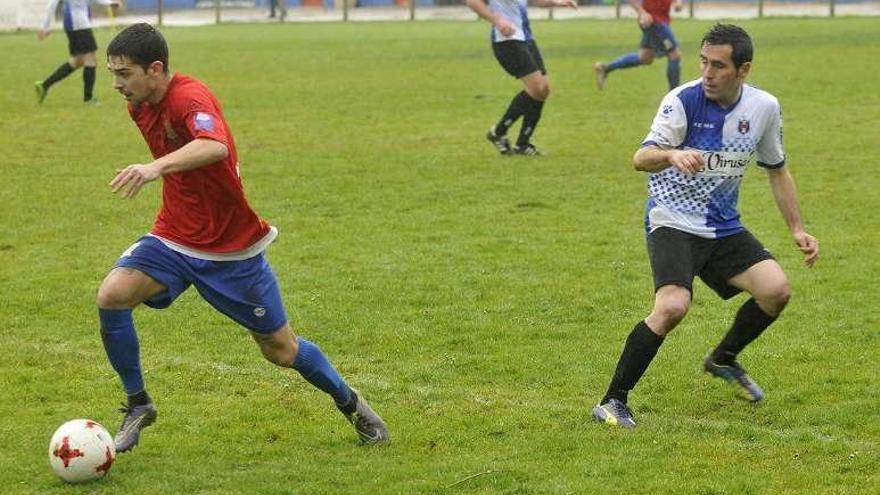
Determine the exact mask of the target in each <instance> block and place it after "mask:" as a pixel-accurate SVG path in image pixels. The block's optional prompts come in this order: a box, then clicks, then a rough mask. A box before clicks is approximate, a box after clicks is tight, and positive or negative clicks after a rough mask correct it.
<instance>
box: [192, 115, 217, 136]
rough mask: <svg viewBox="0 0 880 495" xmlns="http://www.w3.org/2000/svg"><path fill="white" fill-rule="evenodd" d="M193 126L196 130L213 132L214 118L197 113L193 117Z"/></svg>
mask: <svg viewBox="0 0 880 495" xmlns="http://www.w3.org/2000/svg"><path fill="white" fill-rule="evenodd" d="M193 125H194V127H195V128H196V130H199V131H209V132H210V131H213V130H214V118H213V117H211V115H210V114H207V113H204V112H198V113H196V116H195V117H193Z"/></svg>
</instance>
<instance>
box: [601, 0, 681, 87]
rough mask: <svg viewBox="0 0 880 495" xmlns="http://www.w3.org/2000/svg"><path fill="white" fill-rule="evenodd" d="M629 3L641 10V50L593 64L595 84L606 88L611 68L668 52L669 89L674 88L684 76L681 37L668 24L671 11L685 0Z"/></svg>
mask: <svg viewBox="0 0 880 495" xmlns="http://www.w3.org/2000/svg"><path fill="white" fill-rule="evenodd" d="M629 4H630V5H631V6H632V8H633V9H634V10H635V11H636V14H638V18H639V27H640V28H641V29H642V40H641V42H640V43H639V51H638V53H636V52H633V53H627V54H626V55H621V56H620V57H618V58H616V59H614V60H613V61H611V62H610V63H607V64H606V63H604V62H596V63H595V64H593V70H595V71H596V85H597V86H598V87H599V89H600V90H601V89H602V88H604V87H605V80H606V79H607V78H608V74H609V73H610V72H612V71H615V70H617V69H627V68H630V67H638V66H639V65H651V63H652V62H653V61H654V57H663V56H665V57H666V60H667V63H666V80H667V81H668V82H669V89H670V90H672V89H675V88H676V87H677V86H678V84H679V80H680V79H681V65H680V64H681V51H680V50H679V49H678V40H676V39H675V34H673V32H672V29H671V28H670V27H669V21H670V18H669V11H670V9H672V8H674V9H675V11H676V12H678V11H680V10H681V7H682V0H629Z"/></svg>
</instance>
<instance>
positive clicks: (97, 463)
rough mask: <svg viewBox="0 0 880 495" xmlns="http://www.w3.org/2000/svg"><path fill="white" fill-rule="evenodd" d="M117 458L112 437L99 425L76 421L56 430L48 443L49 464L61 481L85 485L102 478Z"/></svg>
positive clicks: (82, 420) (92, 422)
mask: <svg viewBox="0 0 880 495" xmlns="http://www.w3.org/2000/svg"><path fill="white" fill-rule="evenodd" d="M114 459H116V446H115V445H114V443H113V437H111V436H110V433H108V432H107V429H106V428H104V427H103V426H101V425H100V424H99V423H97V422H95V421H92V420H89V419H74V420H71V421H68V422H67V423H64V424H63V425H61V426H59V427H58V429H57V430H55V434H54V435H52V440H51V441H50V442H49V464H50V465H51V466H52V470H53V471H55V474H57V475H58V476H59V477H61V479H63V480H64V481H66V482H68V483H82V482H85V481H91V480H96V479H98V478H103V477H104V476H106V475H107V473H109V472H110V466H112V465H113V461H114Z"/></svg>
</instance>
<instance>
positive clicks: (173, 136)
mask: <svg viewBox="0 0 880 495" xmlns="http://www.w3.org/2000/svg"><path fill="white" fill-rule="evenodd" d="M165 137H167V138H168V140H169V141H177V138H178V137H180V136H178V135H177V132H175V130H174V127H171V122H169V121H167V120H166V121H165Z"/></svg>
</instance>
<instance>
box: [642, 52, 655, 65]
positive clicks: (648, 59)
mask: <svg viewBox="0 0 880 495" xmlns="http://www.w3.org/2000/svg"><path fill="white" fill-rule="evenodd" d="M639 63H640V64H642V65H651V64H652V63H654V56H653V55H648V54H639Z"/></svg>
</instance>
